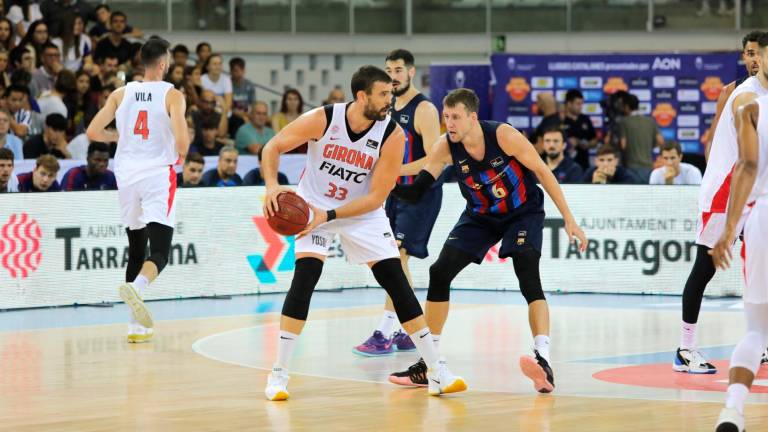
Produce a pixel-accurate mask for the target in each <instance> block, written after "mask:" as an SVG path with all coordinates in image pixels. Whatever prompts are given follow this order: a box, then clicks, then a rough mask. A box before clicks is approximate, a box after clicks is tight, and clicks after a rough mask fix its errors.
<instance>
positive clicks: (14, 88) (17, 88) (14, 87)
mask: <svg viewBox="0 0 768 432" xmlns="http://www.w3.org/2000/svg"><path fill="white" fill-rule="evenodd" d="M13 92H16V93H22V94H25V95H27V96H29V87H27V86H23V85H19V84H11V85H9V86H8V88H6V89H5V95H3V97H8V96H10V95H11V93H13Z"/></svg>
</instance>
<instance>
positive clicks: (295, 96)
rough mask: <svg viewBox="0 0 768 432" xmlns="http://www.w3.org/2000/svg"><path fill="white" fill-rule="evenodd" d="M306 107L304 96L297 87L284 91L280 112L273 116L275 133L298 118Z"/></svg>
mask: <svg viewBox="0 0 768 432" xmlns="http://www.w3.org/2000/svg"><path fill="white" fill-rule="evenodd" d="M303 108H304V98H302V97H301V93H299V91H298V90H296V89H288V90H286V91H285V93H283V100H282V101H281V102H280V112H278V113H277V114H275V115H274V116H272V129H274V130H275V133H277V132H280V130H281V129H282V128H284V127H286V126H287V125H288V123H290V122H292V121H294V120H296V119H297V118H298V117H299V116H300V115H301V112H302V110H303Z"/></svg>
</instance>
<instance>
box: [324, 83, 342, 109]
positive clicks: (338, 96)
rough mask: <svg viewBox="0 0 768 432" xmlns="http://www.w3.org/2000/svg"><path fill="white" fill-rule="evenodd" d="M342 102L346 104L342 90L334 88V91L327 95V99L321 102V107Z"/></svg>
mask: <svg viewBox="0 0 768 432" xmlns="http://www.w3.org/2000/svg"><path fill="white" fill-rule="evenodd" d="M344 102H346V96H344V90H342V89H340V88H339V87H334V89H333V90H331V92H330V93H328V97H327V98H326V99H325V100H324V101H323V105H331V104H336V103H344Z"/></svg>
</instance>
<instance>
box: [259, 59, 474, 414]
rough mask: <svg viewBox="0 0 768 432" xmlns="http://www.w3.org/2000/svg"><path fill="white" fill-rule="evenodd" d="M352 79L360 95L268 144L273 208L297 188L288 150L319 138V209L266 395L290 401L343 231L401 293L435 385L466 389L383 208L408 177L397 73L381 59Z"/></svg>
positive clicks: (303, 185)
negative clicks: (314, 305) (289, 183)
mask: <svg viewBox="0 0 768 432" xmlns="http://www.w3.org/2000/svg"><path fill="white" fill-rule="evenodd" d="M351 84H352V85H351V87H352V95H353V96H354V101H353V102H350V103H348V104H343V103H342V104H335V105H328V106H325V107H322V108H317V109H314V110H312V111H309V112H307V113H305V114H303V115H302V116H301V117H299V118H298V119H296V120H294V121H293V122H291V123H290V124H289V125H288V126H286V127H285V128H284V129H282V130H280V132H279V133H278V134H277V136H275V137H274V138H272V139H271V140H270V141H269V143H267V145H266V146H265V147H264V150H263V152H262V159H261V169H262V175H263V177H264V183H265V185H266V188H267V194H266V198H265V202H264V214H265V215H269V216H272V215H274V212H275V210H277V209H278V203H277V196H278V195H279V194H280V193H282V192H291V189H290V188H287V187H284V186H279V185H278V183H277V170H278V165H279V156H280V154H282V153H286V152H288V151H290V150H292V149H294V148H296V147H298V146H300V145H301V144H303V143H305V142H309V149H308V151H307V165H306V168H305V170H304V174H303V176H302V178H301V180H300V181H299V189H298V194H299V195H300V196H301V197H302V198H304V199H305V200H306V201H307V203H308V204H309V206H310V209H311V210H312V220H311V221H310V223H309V225H307V227H306V229H305V230H304V231H302V232H301V233H299V235H298V236H297V238H296V243H295V251H296V264H295V270H294V273H293V280H292V281H291V287H290V289H289V290H288V294H287V295H286V297H285V301H284V303H283V310H282V316H281V317H280V334H279V336H278V340H277V346H278V348H277V361H276V362H275V365H274V367H273V369H272V373H271V374H270V375H269V378H268V382H267V387H266V389H265V395H266V397H267V399H269V400H273V401H275V400H285V399H288V396H289V395H288V389H287V385H288V364H289V361H290V358H291V353H292V352H293V349H294V347H295V345H296V339H297V338H298V336H299V333H301V330H302V329H303V328H304V323H305V322H306V320H307V314H308V312H309V302H310V299H311V297H312V292H313V291H314V289H315V286H316V285H317V282H318V280H319V279H320V274H321V273H322V270H323V264H324V262H325V258H326V257H327V256H328V250H329V248H330V247H331V243H332V242H333V239H334V237H335V236H336V235H339V236H340V237H341V244H342V246H343V248H344V251H345V252H346V254H347V257H348V260H349V261H350V262H351V263H353V264H367V265H368V267H370V269H371V271H372V272H373V275H374V277H375V278H376V281H377V282H378V283H379V284H380V285H381V286H382V287H383V288H384V289H385V290H386V291H387V294H389V296H390V297H391V298H392V302H393V304H394V306H395V312H396V313H397V317H398V319H399V320H400V322H401V323H402V325H403V328H404V329H405V331H406V332H407V333H408V334H409V335H410V336H411V339H413V342H414V344H415V345H416V348H417V349H418V350H419V352H420V353H421V355H422V356H423V357H424V360H425V361H426V364H427V365H429V366H428V367H429V370H428V376H429V393H430V394H432V395H439V394H442V393H453V392H459V391H464V390H466V388H467V385H466V384H465V383H464V381H463V380H462V379H461V378H460V377H457V376H455V375H453V374H452V373H451V372H450V371H449V370H448V368H447V366H446V364H445V361H444V360H443V359H441V358H439V357H438V354H437V348H436V347H435V344H434V342H433V340H432V337H431V333H430V331H429V328H427V324H426V321H425V319H424V314H423V313H422V310H421V305H419V301H418V300H417V299H416V295H415V294H414V293H413V290H412V289H411V286H410V284H409V283H408V279H407V278H406V276H405V272H404V271H403V266H402V265H401V263H400V252H399V251H398V249H397V243H396V242H395V237H394V235H393V234H392V229H391V228H390V225H389V220H388V219H387V216H386V214H385V212H384V209H383V208H382V204H383V203H384V200H385V199H386V198H387V196H388V195H389V192H390V191H391V190H392V188H393V187H394V185H395V181H396V180H397V177H398V176H399V175H400V167H401V166H402V163H403V153H404V151H405V150H404V144H405V135H404V133H403V130H402V128H400V126H398V125H397V124H396V123H395V122H394V121H393V120H392V119H390V117H389V116H388V115H387V112H388V111H389V107H390V102H391V100H392V79H391V78H390V77H389V76H388V75H387V74H386V73H385V72H384V71H383V70H381V69H379V68H377V67H375V66H363V67H361V68H360V69H358V70H357V72H355V73H354V75H352V83H351Z"/></svg>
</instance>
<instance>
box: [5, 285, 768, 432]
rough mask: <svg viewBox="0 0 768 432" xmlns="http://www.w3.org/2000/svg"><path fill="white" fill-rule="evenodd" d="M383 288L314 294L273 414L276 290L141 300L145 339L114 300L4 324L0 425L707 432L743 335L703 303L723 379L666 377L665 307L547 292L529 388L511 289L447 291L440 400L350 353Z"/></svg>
mask: <svg viewBox="0 0 768 432" xmlns="http://www.w3.org/2000/svg"><path fill="white" fill-rule="evenodd" d="M381 295H382V294H381V291H379V290H348V291H344V292H340V293H316V294H315V297H314V298H313V309H312V312H311V313H310V321H309V324H308V325H307V327H306V329H305V332H304V334H302V337H301V339H300V341H299V343H298V345H297V349H296V352H295V356H294V359H293V362H292V365H291V369H292V375H291V381H290V384H289V390H290V391H291V399H290V400H289V401H287V402H279V403H276V402H268V401H266V400H265V399H264V396H263V389H264V383H265V379H266V374H267V370H268V369H269V368H270V367H271V363H272V361H273V360H274V358H275V351H276V339H277V331H278V326H277V323H278V319H279V315H278V313H279V309H280V305H281V304H282V296H280V295H267V296H246V297H235V298H233V299H231V300H222V301H216V300H184V301H170V302H152V303H150V306H151V308H152V309H153V311H154V314H155V317H156V320H157V324H156V329H155V330H156V335H155V339H154V340H153V341H152V342H151V343H149V344H141V345H129V344H127V343H126V342H125V340H124V334H125V329H126V326H125V324H124V319H125V317H126V316H127V311H126V309H125V307H124V306H123V305H116V306H115V307H113V308H108V309H107V308H60V309H44V310H29V311H12V312H4V313H0V362H1V363H0V430H8V431H198V430H199V431H235V430H237V431H240V430H259V431H261V430H263V431H315V430H318V431H326V430H328V431H346V430H350V431H351V430H354V431H358V430H360V431H386V430H393V431H394V430H396V431H421V430H424V431H464V430H466V431H477V430H483V431H487V430H499V431H700V430H701V431H708V430H713V429H714V428H713V425H714V422H715V420H716V418H717V415H718V413H719V410H720V408H721V405H722V402H723V400H724V396H725V394H724V392H723V391H724V389H725V387H726V382H727V370H726V367H727V359H728V358H729V356H730V352H731V349H732V347H733V345H734V344H735V343H736V342H737V341H738V340H739V338H740V337H741V335H742V332H743V330H744V318H743V316H742V313H741V310H740V303H739V302H738V301H736V300H706V301H705V307H704V312H703V313H702V316H701V319H700V333H701V336H700V345H701V346H703V347H705V352H707V353H708V354H709V356H710V358H711V359H712V360H714V361H715V363H716V364H717V365H718V366H719V367H720V372H719V373H718V374H717V375H710V376H694V375H687V374H679V373H674V372H672V371H671V368H670V363H671V359H672V353H673V351H674V349H675V348H676V346H677V344H678V332H679V330H678V327H679V325H678V324H679V321H680V312H679V302H680V299H679V298H677V297H657V296H607V295H555V296H550V302H551V304H552V355H553V360H554V364H553V366H554V371H555V379H556V386H557V387H556V390H555V392H554V393H553V394H551V395H538V394H536V393H535V392H534V391H533V389H532V387H531V385H530V383H529V382H528V381H527V380H526V379H524V377H522V375H521V373H520V371H519V369H518V367H517V360H518V357H519V356H520V355H521V354H524V353H528V352H529V351H530V344H531V337H530V333H529V331H528V326H527V316H526V308H525V305H524V303H523V301H522V298H521V296H520V294H519V293H516V292H486V293H473V292H461V291H459V292H455V293H454V295H453V299H454V300H456V301H455V302H454V306H453V307H452V310H451V315H450V317H449V320H448V325H447V326H446V330H445V332H444V336H443V339H442V341H441V351H442V352H443V353H444V355H445V356H446V358H447V360H448V363H449V365H450V367H451V369H452V370H453V371H454V372H455V373H458V374H461V375H463V376H464V377H465V378H466V380H467V381H468V383H469V385H470V389H469V391H468V392H466V393H461V394H457V395H451V396H448V397H440V398H437V397H430V396H428V395H427V394H426V391H425V390H424V389H407V388H399V387H396V386H394V385H391V384H389V383H387V382H386V377H387V375H388V373H389V372H391V371H394V370H401V369H404V368H405V367H407V366H408V365H410V364H411V363H412V362H413V361H414V360H415V359H416V357H417V355H416V354H413V353H396V354H394V355H391V356H389V357H384V358H363V357H359V356H356V355H354V354H352V352H351V347H352V346H353V345H355V344H357V343H359V342H361V341H362V340H364V339H365V338H366V337H367V336H368V333H369V332H370V331H371V330H372V328H373V326H374V325H375V323H376V322H377V320H378V317H379V316H380V307H379V306H378V305H377V304H378V302H379V301H380V300H381ZM423 295H424V293H423V292H421V293H420V297H421V298H422V299H423ZM754 389H755V391H757V392H758V393H753V394H752V395H750V397H749V405H748V407H747V409H746V414H747V416H748V423H747V430H749V431H762V430H768V367H764V368H763V369H762V370H761V373H760V374H759V376H758V379H757V381H756V386H755V387H754Z"/></svg>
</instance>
